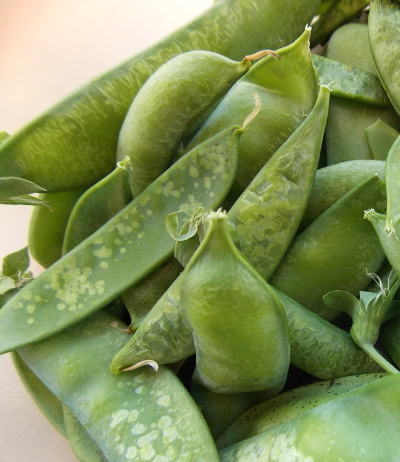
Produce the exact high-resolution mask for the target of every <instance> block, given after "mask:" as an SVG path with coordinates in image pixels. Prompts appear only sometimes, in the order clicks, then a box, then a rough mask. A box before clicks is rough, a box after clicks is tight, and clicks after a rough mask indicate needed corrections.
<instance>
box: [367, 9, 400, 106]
mask: <svg viewBox="0 0 400 462" xmlns="http://www.w3.org/2000/svg"><path fill="white" fill-rule="evenodd" d="M399 28H400V5H399V4H398V3H396V2H391V1H388V0H379V1H376V2H373V3H372V4H371V11H370V15H369V21H368V32H369V39H370V46H371V50H372V54H373V56H374V60H375V64H376V68H377V70H378V74H379V77H380V79H381V82H382V85H383V86H384V88H385V90H386V91H387V93H388V96H389V98H390V101H391V103H392V104H393V107H394V108H395V109H396V111H397V113H398V114H400V83H399V78H398V76H399V72H400V66H399V60H400V51H399V44H400V40H399Z"/></svg>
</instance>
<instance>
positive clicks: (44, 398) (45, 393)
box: [11, 351, 68, 438]
mask: <svg viewBox="0 0 400 462" xmlns="http://www.w3.org/2000/svg"><path fill="white" fill-rule="evenodd" d="M11 358H12V361H13V364H14V367H15V369H16V371H17V373H18V376H19V378H20V380H21V382H22V383H23V385H24V387H25V389H26V391H27V392H28V393H29V395H30V397H31V398H32V399H33V401H34V402H35V404H36V405H37V407H38V408H39V409H40V411H41V412H42V414H43V415H44V416H45V417H46V419H47V420H48V421H49V422H50V423H51V424H52V425H53V427H55V428H56V429H57V430H58V431H59V432H60V433H61V434H62V435H63V436H65V438H68V435H67V429H66V427H65V423H64V410H63V405H62V403H61V401H60V400H59V399H58V398H57V397H56V396H54V394H53V393H52V392H51V391H50V390H49V388H48V387H46V385H44V383H43V382H42V381H41V380H40V379H39V378H38V377H37V376H36V375H35V374H34V373H33V372H32V370H31V369H30V368H29V366H28V365H27V364H26V363H25V361H24V360H23V359H22V358H21V356H20V355H19V354H18V352H16V351H13V352H12V353H11Z"/></svg>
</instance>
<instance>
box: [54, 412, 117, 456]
mask: <svg viewBox="0 0 400 462" xmlns="http://www.w3.org/2000/svg"><path fill="white" fill-rule="evenodd" d="M63 413H64V422H65V428H66V431H67V435H68V440H69V443H70V445H71V448H72V450H73V451H74V454H75V455H76V457H77V458H78V459H79V460H80V461H81V462H108V461H107V459H106V458H105V457H104V454H103V452H102V451H101V450H100V448H99V446H98V445H97V443H96V442H95V441H94V440H93V439H92V438H91V437H90V435H89V434H88V432H87V431H86V430H85V427H84V426H83V425H82V424H81V423H80V422H79V420H78V419H77V418H76V417H75V415H74V414H73V413H72V412H71V411H70V409H69V408H68V407H67V406H65V404H64V405H63Z"/></svg>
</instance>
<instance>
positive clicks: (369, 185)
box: [269, 176, 385, 320]
mask: <svg viewBox="0 0 400 462" xmlns="http://www.w3.org/2000/svg"><path fill="white" fill-rule="evenodd" d="M384 199H385V183H384V182H383V181H382V180H381V179H380V178H379V177H377V176H374V177H372V178H370V179H368V180H367V181H365V182H363V183H362V184H360V185H359V186H356V187H355V188H353V189H352V190H350V191H349V192H348V193H347V194H345V195H344V196H343V197H342V198H341V199H339V200H338V201H337V202H335V204H333V205H332V206H331V207H329V209H328V210H326V211H325V212H324V213H323V214H322V215H320V216H319V217H318V218H317V219H316V220H315V221H314V222H313V223H312V224H311V225H310V226H309V227H308V228H306V229H305V230H304V231H303V232H302V233H301V234H300V235H298V236H297V237H296V238H295V239H293V241H292V243H291V245H290V247H289V249H288V251H287V252H286V254H285V256H284V258H283V259H282V260H281V263H280V264H279V266H278V267H277V269H276V271H275V272H274V274H273V275H272V276H271V278H270V280H269V283H270V284H271V285H272V286H273V287H275V288H276V289H278V290H280V291H281V292H283V293H284V294H286V295H288V296H289V297H291V298H293V299H294V300H296V301H297V302H299V303H300V304H301V305H302V306H304V307H305V308H307V309H309V310H310V311H313V312H315V313H317V314H318V315H320V316H322V317H323V318H325V319H327V320H331V319H333V318H334V317H335V316H337V314H338V312H337V311H335V310H331V309H329V308H328V307H327V306H326V305H325V304H324V302H323V299H322V297H323V296H324V295H325V294H326V293H327V292H329V291H331V290H337V289H340V290H347V291H349V292H351V293H353V294H358V292H359V291H360V290H364V289H365V287H366V286H367V284H368V282H369V276H368V275H367V274H366V273H367V272H370V273H376V272H377V271H378V269H379V267H380V266H381V264H382V263H383V260H384V253H383V250H382V247H381V245H380V243H379V240H378V238H377V236H376V234H375V232H374V230H373V228H372V227H371V226H366V224H365V220H363V215H364V211H365V210H366V209H368V208H370V207H371V206H372V204H376V206H377V207H382V205H383V204H384Z"/></svg>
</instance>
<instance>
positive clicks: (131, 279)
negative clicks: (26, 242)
mask: <svg viewBox="0 0 400 462" xmlns="http://www.w3.org/2000/svg"><path fill="white" fill-rule="evenodd" d="M241 132H242V129H238V128H237V127H231V128H229V129H227V130H225V131H224V132H222V133H220V134H219V135H218V136H216V137H213V138H212V139H210V140H208V141H207V142H205V143H202V144H201V145H200V146H198V147H196V148H195V149H193V150H192V151H191V153H190V154H188V155H187V156H185V158H184V159H181V160H179V161H178V162H176V163H175V164H174V165H173V166H172V167H171V168H170V169H168V171H166V172H165V173H164V174H163V175H161V176H160V177H159V178H158V179H157V180H156V181H154V182H153V183H152V185H151V186H149V188H147V189H146V190H145V191H143V193H142V194H140V195H139V196H137V197H136V198H135V199H134V200H133V201H132V202H131V203H130V204H128V205H127V206H126V207H125V208H124V209H123V210H121V212H119V213H118V214H117V215H116V216H115V217H114V218H112V219H111V220H110V221H108V222H107V223H106V224H105V225H104V226H102V227H101V228H100V229H99V230H98V231H96V233H94V234H92V235H91V236H90V237H89V238H87V239H86V240H85V241H83V242H82V243H81V244H80V245H78V246H77V247H75V249H73V250H72V251H71V252H69V253H68V254H66V255H65V256H64V257H63V258H62V259H61V260H59V261H57V262H56V263H55V264H54V265H52V267H51V268H49V270H48V271H45V272H44V273H42V274H40V275H39V277H37V278H36V279H35V280H34V281H32V282H31V283H30V284H29V286H27V287H25V288H24V289H23V290H21V291H20V292H19V293H18V294H17V295H16V296H15V297H13V299H12V300H10V302H8V303H7V304H6V305H5V306H4V307H3V308H2V309H1V310H0V351H1V353H4V352H6V351H10V350H12V349H15V348H19V347H20V346H22V345H26V344H28V343H31V342H35V341H38V340H41V339H43V338H46V337H48V336H50V335H53V334H55V333H56V332H59V331H60V330H63V329H65V328H66V327H68V326H69V325H71V324H74V323H77V322H78V321H80V320H82V319H83V318H85V317H87V316H89V315H90V314H91V313H93V312H94V311H96V310H99V309H100V308H101V307H103V306H105V305H106V304H107V303H109V302H110V301H112V300H114V299H115V298H116V297H117V296H118V295H120V294H121V293H122V292H124V291H125V290H126V289H127V288H128V287H130V286H132V285H133V284H134V283H136V282H138V281H139V280H140V279H142V278H144V277H145V276H146V275H147V274H149V273H150V272H151V271H152V270H154V269H155V268H156V267H158V266H159V265H160V264H162V263H163V262H164V261H166V260H167V259H168V257H170V256H171V255H172V252H173V248H174V241H173V240H172V239H171V237H170V236H169V234H168V232H167V231H166V229H165V225H164V223H165V218H166V216H167V215H168V214H169V213H172V212H174V211H176V210H177V209H182V210H185V211H186V212H187V213H188V214H190V213H191V210H193V209H194V210H197V209H198V208H199V207H200V206H203V207H205V208H213V207H217V206H218V205H219V204H220V202H221V201H222V200H223V198H224V197H225V195H226V194H227V192H228V191H229V189H230V186H231V184H232V180H233V178H234V175H235V171H236V162H237V144H238V138H239V136H240V134H241ZM132 262H134V264H132Z"/></svg>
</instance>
